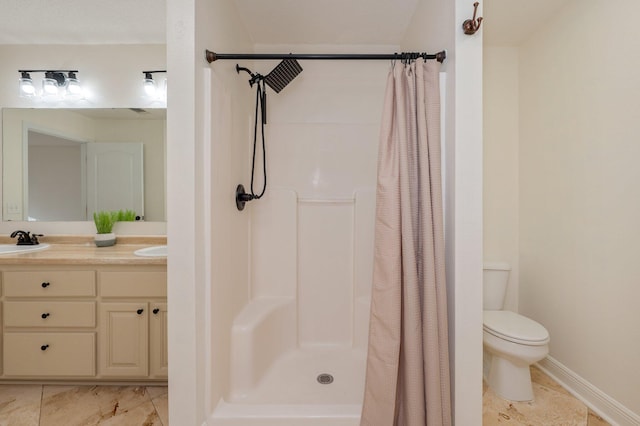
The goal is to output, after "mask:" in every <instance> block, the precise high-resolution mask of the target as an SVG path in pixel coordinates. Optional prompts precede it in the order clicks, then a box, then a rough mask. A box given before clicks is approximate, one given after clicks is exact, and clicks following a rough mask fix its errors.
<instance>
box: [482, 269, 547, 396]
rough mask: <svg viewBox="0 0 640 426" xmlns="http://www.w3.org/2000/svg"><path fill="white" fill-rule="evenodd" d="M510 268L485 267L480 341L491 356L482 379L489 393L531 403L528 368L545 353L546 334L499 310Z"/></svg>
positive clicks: (534, 324) (529, 322) (531, 322)
mask: <svg viewBox="0 0 640 426" xmlns="http://www.w3.org/2000/svg"><path fill="white" fill-rule="evenodd" d="M509 271H510V267H509V266H508V265H507V264H504V263H499V264H495V263H494V264H485V268H484V276H483V280H484V282H483V286H484V288H483V290H484V312H483V333H482V339H483V344H484V348H485V350H486V351H487V352H488V353H489V354H490V355H491V364H490V367H489V372H488V374H487V377H486V380H487V384H488V385H489V387H490V388H491V389H493V391H494V392H495V393H496V394H497V395H499V396H500V397H502V398H505V399H508V400H511V401H531V400H533V389H532V387H531V373H530V371H529V366H530V365H531V364H533V363H535V362H538V361H540V360H541V359H543V358H544V357H545V356H547V354H548V353H549V333H548V331H547V330H546V329H545V328H544V327H543V326H542V325H541V324H539V323H537V322H535V321H534V320H532V319H530V318H527V317H525V316H522V315H519V314H517V313H515V312H511V311H506V310H503V309H502V307H503V304H504V295H505V294H506V289H507V283H508V279H509Z"/></svg>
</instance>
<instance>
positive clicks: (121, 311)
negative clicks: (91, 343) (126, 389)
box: [98, 271, 168, 379]
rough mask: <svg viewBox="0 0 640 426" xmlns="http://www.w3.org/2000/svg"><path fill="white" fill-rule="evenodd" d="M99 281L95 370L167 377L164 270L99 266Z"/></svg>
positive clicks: (111, 374)
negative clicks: (96, 368)
mask: <svg viewBox="0 0 640 426" xmlns="http://www.w3.org/2000/svg"><path fill="white" fill-rule="evenodd" d="M98 281H99V286H100V296H101V300H102V302H101V304H100V328H99V331H98V334H99V336H100V339H99V348H98V365H99V367H98V372H99V374H100V375H102V376H105V377H123V378H126V377H132V376H146V377H149V378H154V379H162V378H164V379H166V378H167V372H168V371H167V362H166V360H167V352H168V351H167V344H166V341H167V334H166V331H167V323H166V318H167V316H166V311H167V308H166V297H167V285H166V282H167V277H166V272H164V271H128V272H125V271H101V272H98ZM125 300H126V301H125Z"/></svg>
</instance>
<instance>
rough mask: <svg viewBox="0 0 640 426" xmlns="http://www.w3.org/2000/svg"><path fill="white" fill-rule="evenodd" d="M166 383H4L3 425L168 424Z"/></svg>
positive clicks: (0, 404)
mask: <svg viewBox="0 0 640 426" xmlns="http://www.w3.org/2000/svg"><path fill="white" fill-rule="evenodd" d="M167 398H168V392H167V387H166V386H54V385H0V426H17V425H20V426H62V425H64V426H80V425H82V426H93V425H101V426H103V425H105V426H106V425H117V426H168V425H169V416H168V399H167Z"/></svg>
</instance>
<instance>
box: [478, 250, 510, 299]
mask: <svg viewBox="0 0 640 426" xmlns="http://www.w3.org/2000/svg"><path fill="white" fill-rule="evenodd" d="M509 272H511V266H509V264H508V263H506V262H485V263H484V269H483V273H482V309H483V310H485V311H488V310H494V311H499V310H502V308H503V307H504V297H505V295H506V294H507V283H508V282H509Z"/></svg>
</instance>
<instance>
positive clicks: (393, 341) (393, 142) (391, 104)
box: [360, 59, 451, 426]
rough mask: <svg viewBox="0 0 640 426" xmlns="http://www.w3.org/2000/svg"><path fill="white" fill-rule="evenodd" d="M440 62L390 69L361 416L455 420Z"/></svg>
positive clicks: (380, 423) (377, 421) (386, 423)
mask: <svg viewBox="0 0 640 426" xmlns="http://www.w3.org/2000/svg"><path fill="white" fill-rule="evenodd" d="M439 70H440V64H439V63H438V62H437V61H427V62H425V61H424V60H422V59H418V60H417V61H414V62H411V63H410V64H406V63H403V64H394V65H393V67H392V69H391V71H390V72H389V76H388V79H387V89H386V95H385V103H384V112H383V117H382V126H381V132H380V146H379V152H378V183H377V192H376V197H377V198H376V221H375V252H374V253H375V254H374V256H375V258H374V272H373V289H372V300H371V322H370V326H369V349H368V355H367V372H366V384H365V395H364V404H363V407H362V417H361V423H360V425H361V426H425V425H427V426H436V425H437V426H441V425H450V424H451V401H450V382H449V349H448V327H447V296H446V288H445V286H446V284H445V260H444V230H443V213H442V185H441V176H440V93H439Z"/></svg>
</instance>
